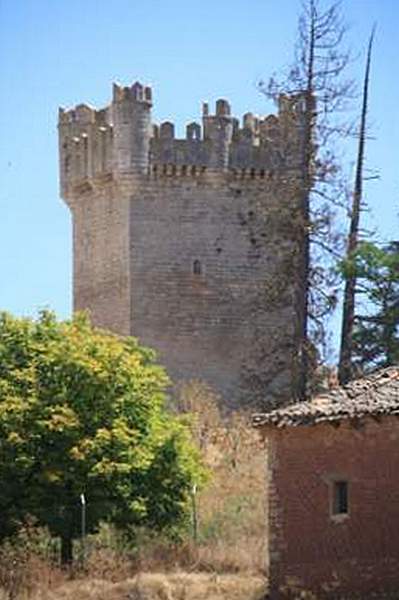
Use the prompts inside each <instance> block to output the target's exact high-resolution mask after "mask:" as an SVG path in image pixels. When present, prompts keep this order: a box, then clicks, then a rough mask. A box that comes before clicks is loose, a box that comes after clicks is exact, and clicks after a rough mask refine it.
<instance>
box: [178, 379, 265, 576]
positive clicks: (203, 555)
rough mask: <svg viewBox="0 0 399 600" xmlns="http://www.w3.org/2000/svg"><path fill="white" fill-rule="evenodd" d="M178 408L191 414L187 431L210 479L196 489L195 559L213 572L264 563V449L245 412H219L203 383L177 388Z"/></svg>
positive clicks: (256, 568) (256, 569)
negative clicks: (196, 552)
mask: <svg viewBox="0 0 399 600" xmlns="http://www.w3.org/2000/svg"><path fill="white" fill-rule="evenodd" d="M178 407H179V410H180V411H181V412H188V413H190V414H191V415H193V416H194V419H193V422H192V431H193V436H194V439H195V440H196V442H197V444H198V445H199V447H200V449H201V452H202V455H203V457H204V460H205V462H206V463H207V465H208V466H209V468H210V471H211V479H210V481H209V483H208V485H207V486H206V487H205V489H204V490H203V491H201V492H200V493H199V494H198V498H197V505H198V506H197V509H198V547H197V551H198V560H199V562H200V563H201V564H202V565H203V567H206V566H207V565H208V567H209V568H213V569H215V570H216V571H218V572H252V573H264V572H265V568H266V565H265V563H266V515H265V498H266V489H265V486H266V479H265V477H266V464H265V450H264V448H263V447H262V446H261V443H260V440H259V436H258V434H257V433H256V432H255V431H254V430H253V428H252V427H251V425H250V423H249V415H246V414H245V413H238V412H235V413H234V414H232V415H229V416H227V417H222V415H221V414H220V412H219V410H218V399H217V397H216V396H215V395H214V394H213V393H212V391H211V390H209V389H208V388H207V387H206V386H204V385H203V384H200V383H198V382H193V383H191V384H187V385H185V386H184V387H183V388H181V390H180V395H179V399H178Z"/></svg>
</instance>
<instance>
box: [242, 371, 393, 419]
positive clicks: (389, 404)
mask: <svg viewBox="0 0 399 600" xmlns="http://www.w3.org/2000/svg"><path fill="white" fill-rule="evenodd" d="M367 415H370V416H374V417H379V416H383V415H399V366H395V367H387V368H385V369H381V370H378V371H374V372H373V373H371V374H370V375H367V376H366V377H362V378H361V379H355V380H353V381H351V382H350V383H348V384H347V385H344V386H342V387H337V388H335V389H333V390H331V391H329V392H328V393H326V394H322V395H321V396H317V397H316V398H313V399H312V400H308V401H306V402H297V403H295V404H291V405H288V406H285V407H283V408H278V409H275V410H273V411H271V412H269V413H263V414H255V415H253V417H252V424H253V425H254V427H261V426H262V425H268V426H274V427H296V426H298V425H315V424H316V423H321V422H328V421H330V422H334V421H335V422H336V421H340V420H342V419H360V418H362V417H364V416H367Z"/></svg>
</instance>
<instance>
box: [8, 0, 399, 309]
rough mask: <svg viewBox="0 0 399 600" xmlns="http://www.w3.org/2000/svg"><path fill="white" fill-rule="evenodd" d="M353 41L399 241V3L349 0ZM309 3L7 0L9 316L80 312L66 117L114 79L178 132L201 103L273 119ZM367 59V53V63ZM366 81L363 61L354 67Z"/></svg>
mask: <svg viewBox="0 0 399 600" xmlns="http://www.w3.org/2000/svg"><path fill="white" fill-rule="evenodd" d="M342 5H343V10H344V13H345V15H346V18H347V21H348V23H349V25H350V30H349V34H348V41H349V43H350V46H351V47H352V48H353V49H354V51H355V52H360V53H364V49H365V45H366V42H367V37H368V35H369V32H370V29H371V26H372V24H373V22H374V21H376V22H377V23H378V31H377V38H376V44H375V52H374V60H373V67H372V91H371V98H370V117H371V122H372V126H373V129H372V131H373V135H374V137H375V138H376V139H375V140H374V141H370V143H369V146H368V149H367V154H368V164H369V166H371V167H373V168H377V169H378V170H379V172H380V175H381V179H380V180H379V181H377V182H372V183H369V184H368V185H367V187H366V191H367V198H368V201H369V204H370V206H371V208H372V211H373V214H374V217H373V222H374V223H375V224H377V225H378V226H379V228H380V231H381V232H382V234H383V235H385V236H386V237H387V238H389V237H393V236H396V238H398V237H399V236H398V222H399V221H398V219H397V218H396V215H397V213H398V212H399V150H398V148H399V125H398V123H399V119H398V112H399V77H398V73H399V69H398V65H399V35H398V31H399V1H398V0H343V3H342ZM298 11H299V0H278V1H276V0H218V1H215V0H197V1H196V2H191V1H190V0H185V1H182V0H146V1H143V0H113V1H112V2H109V1H106V0H85V1H82V0H0V74H1V82H2V90H3V92H2V94H1V97H0V131H1V143H0V173H1V175H0V181H1V184H0V202H1V221H0V290H1V294H0V309H6V310H9V311H12V312H14V313H17V314H23V315H32V314H35V312H36V311H37V309H38V308H40V307H43V306H49V307H51V308H53V309H54V310H56V312H57V313H58V314H59V315H60V316H62V317H64V316H67V315H69V314H70V310H71V295H72V294H71V292H72V281H71V258H72V257H71V221H70V215H69V213H68V210H67V208H66V206H65V205H64V204H63V203H62V202H61V200H60V198H59V192H58V157H57V129H56V125H57V111H58V106H59V105H62V106H64V107H70V106H72V105H74V104H76V103H79V102H88V103H91V104H93V105H95V106H98V107H101V106H102V105H104V104H106V103H108V102H109V100H110V95H111V83H112V81H119V82H121V83H124V84H125V85H127V84H129V83H131V82H133V81H134V80H136V79H140V80H141V81H143V82H146V83H150V84H152V85H153V88H154V99H155V107H154V113H155V118H156V119H171V120H174V121H175V122H176V124H177V127H178V132H180V133H181V132H182V131H183V125H184V123H185V122H186V121H189V120H192V119H193V118H196V117H198V115H199V109H200V102H201V101H202V100H209V101H213V100H215V99H216V98H218V97H226V98H228V99H230V101H231V102H232V105H233V111H234V113H235V114H236V115H237V116H239V115H241V114H243V113H244V112H246V111H248V110H252V111H254V112H257V113H260V114H265V113H267V112H269V111H270V109H271V107H270V106H268V105H267V104H266V102H265V100H264V98H263V97H262V96H260V95H259V93H258V92H257V90H256V87H255V83H256V81H257V80H259V79H260V78H267V77H268V76H269V75H271V74H272V72H273V71H277V72H278V71H279V69H281V68H282V67H283V66H284V65H285V64H287V63H288V62H289V61H290V59H291V55H292V46H293V41H294V39H295V31H296V22H297V16H298ZM362 58H363V56H362ZM351 69H352V74H353V75H355V76H356V77H357V78H359V79H360V78H361V76H362V72H363V60H362V61H361V62H358V63H355V64H354V65H353V67H352V68H351Z"/></svg>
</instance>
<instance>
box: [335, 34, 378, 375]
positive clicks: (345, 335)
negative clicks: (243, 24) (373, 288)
mask: <svg viewBox="0 0 399 600" xmlns="http://www.w3.org/2000/svg"><path fill="white" fill-rule="evenodd" d="M374 33H375V27H373V30H372V32H371V35H370V39H369V45H368V51H367V62H366V71H365V76H364V83H363V103H362V115H361V121H360V132H359V146H358V155H357V163H356V178H355V189H354V193H353V201H352V211H351V222H350V230H349V237H348V244H347V251H346V256H347V258H350V257H351V255H353V252H354V251H355V250H356V248H357V245H358V241H359V220H360V211H361V201H362V191H363V189H362V188H363V164H364V153H365V145H366V119H367V108H368V91H369V78H370V64H371V52H372V47H373V40H374ZM356 283H357V278H356V274H355V273H354V274H353V275H351V276H350V277H348V278H347V280H346V283H345V290H344V301H343V309H342V330H341V349H340V356H339V364H338V380H339V383H340V384H341V385H343V384H345V383H347V382H348V381H349V380H350V378H351V376H352V351H353V339H352V338H353V326H354V319H355V295H356Z"/></svg>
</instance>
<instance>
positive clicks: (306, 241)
mask: <svg viewBox="0 0 399 600" xmlns="http://www.w3.org/2000/svg"><path fill="white" fill-rule="evenodd" d="M310 10H311V19H310V31H309V56H308V64H307V82H306V92H305V93H306V96H305V115H304V116H305V120H304V131H303V147H302V161H301V180H302V181H301V187H302V199H301V220H302V223H301V227H302V228H303V253H302V261H301V269H300V277H301V281H302V290H301V293H302V299H301V302H300V304H299V305H300V306H301V313H302V314H301V331H300V364H299V382H298V398H299V399H300V400H305V399H306V397H307V391H308V380H309V331H308V329H309V293H310V281H309V277H310V190H311V173H310V171H311V161H312V153H313V148H312V144H313V139H312V138H313V121H314V102H315V98H314V89H313V87H314V86H313V79H314V51H315V29H314V26H315V7H314V2H313V0H311V1H310Z"/></svg>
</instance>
